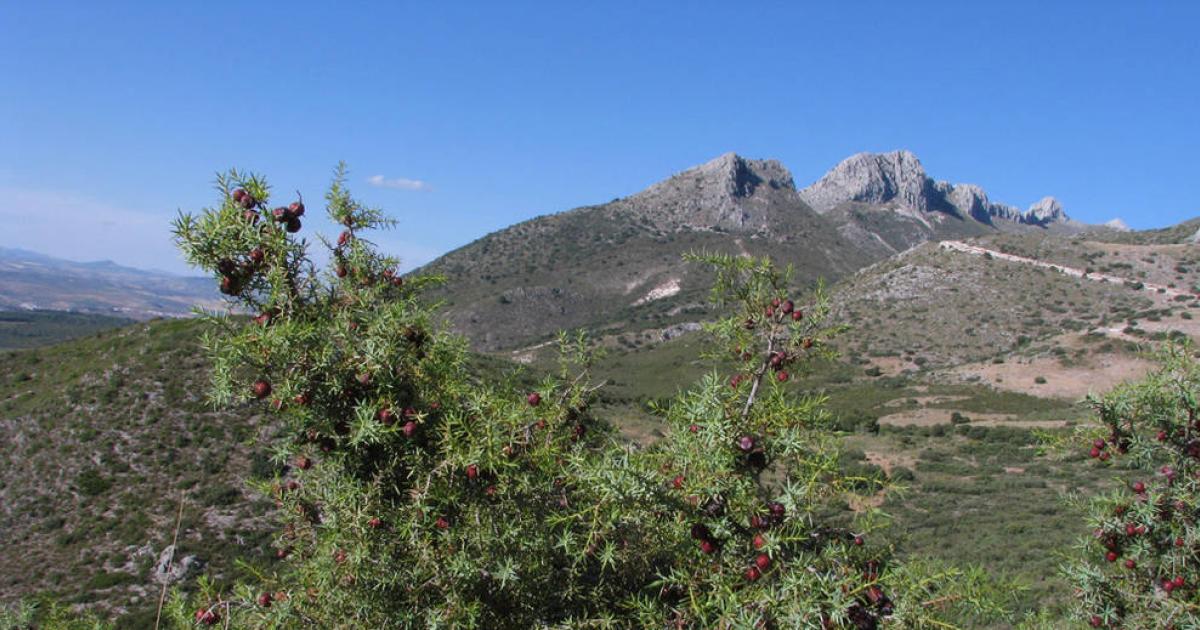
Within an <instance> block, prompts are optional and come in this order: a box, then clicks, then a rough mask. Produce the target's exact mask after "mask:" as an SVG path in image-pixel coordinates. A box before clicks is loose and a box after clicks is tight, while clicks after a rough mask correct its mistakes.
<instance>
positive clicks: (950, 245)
mask: <svg viewBox="0 0 1200 630" xmlns="http://www.w3.org/2000/svg"><path fill="white" fill-rule="evenodd" d="M938 246H939V247H941V248H942V249H948V250H951V251H957V252H962V253H964V254H972V255H974V256H987V255H990V256H991V257H992V258H998V259H1000V260H1007V261H1009V262H1016V263H1022V264H1026V265H1032V266H1034V267H1041V268H1042V269H1049V270H1051V271H1057V272H1058V273H1061V274H1065V275H1068V276H1072V277H1075V278H1083V279H1085V280H1091V281H1093V282H1108V283H1110V284H1125V283H1126V282H1141V281H1138V280H1130V279H1129V278H1122V277H1120V276H1113V275H1109V274H1105V273H1095V272H1093V273H1087V272H1086V271H1084V270H1082V269H1079V268H1077V267H1068V266H1066V265H1060V264H1058V263H1048V262H1045V261H1042V260H1037V259H1036V258H1027V257H1025V256H1017V255H1014V254H1005V253H1004V252H998V251H996V250H994V249H987V248H986V247H980V246H978V245H969V244H967V243H964V242H962V241H942V242H940V243H938ZM1141 285H1142V289H1141V290H1142V291H1147V292H1149V293H1154V294H1157V295H1165V296H1167V297H1170V298H1174V297H1177V296H1180V295H1186V296H1188V297H1200V296H1198V295H1197V294H1196V293H1193V292H1191V291H1182V290H1180V289H1173V288H1171V287H1168V286H1164V285H1161V284H1153V283H1150V282H1141Z"/></svg>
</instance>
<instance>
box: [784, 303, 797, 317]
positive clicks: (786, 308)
mask: <svg viewBox="0 0 1200 630" xmlns="http://www.w3.org/2000/svg"><path fill="white" fill-rule="evenodd" d="M795 309H796V305H795V304H792V301H791V300H784V302H783V313H784V314H785V315H787V314H789V313H791V312H792V311H793V310H795Z"/></svg>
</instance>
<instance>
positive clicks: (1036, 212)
mask: <svg viewBox="0 0 1200 630" xmlns="http://www.w3.org/2000/svg"><path fill="white" fill-rule="evenodd" d="M1025 219H1026V222H1027V223H1033V224H1037V225H1045V224H1047V223H1056V222H1059V221H1065V220H1066V219H1067V215H1066V213H1065V212H1063V209H1062V204H1061V203H1058V200H1057V199H1055V198H1054V197H1042V198H1041V200H1040V201H1038V202H1037V203H1035V204H1033V205H1032V206H1029V210H1028V211H1027V212H1026V213H1025Z"/></svg>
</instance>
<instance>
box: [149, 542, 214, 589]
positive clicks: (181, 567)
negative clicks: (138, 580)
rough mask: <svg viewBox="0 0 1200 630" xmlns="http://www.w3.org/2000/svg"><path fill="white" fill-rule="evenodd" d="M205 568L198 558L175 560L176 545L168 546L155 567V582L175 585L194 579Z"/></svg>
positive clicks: (159, 555) (159, 556) (190, 557)
mask: <svg viewBox="0 0 1200 630" xmlns="http://www.w3.org/2000/svg"><path fill="white" fill-rule="evenodd" d="M203 568H204V561H203V560H201V559H199V558H197V557H196V556H184V557H183V558H182V559H180V560H175V545H167V547H166V549H163V550H162V553H160V554H158V562H157V563H155V565H154V581H155V582H158V583H159V584H174V583H175V582H179V581H181V580H186V579H188V578H190V577H192V576H193V575H195V574H196V573H199V572H200V569H203Z"/></svg>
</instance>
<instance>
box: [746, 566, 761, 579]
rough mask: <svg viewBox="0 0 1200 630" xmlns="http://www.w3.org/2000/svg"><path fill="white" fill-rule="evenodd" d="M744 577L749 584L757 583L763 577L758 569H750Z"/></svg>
mask: <svg viewBox="0 0 1200 630" xmlns="http://www.w3.org/2000/svg"><path fill="white" fill-rule="evenodd" d="M742 575H744V576H745V577H746V581H747V582H756V581H758V578H760V577H762V571H759V570H758V567H750V568H749V569H746V572H745V573H743V574H742Z"/></svg>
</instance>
